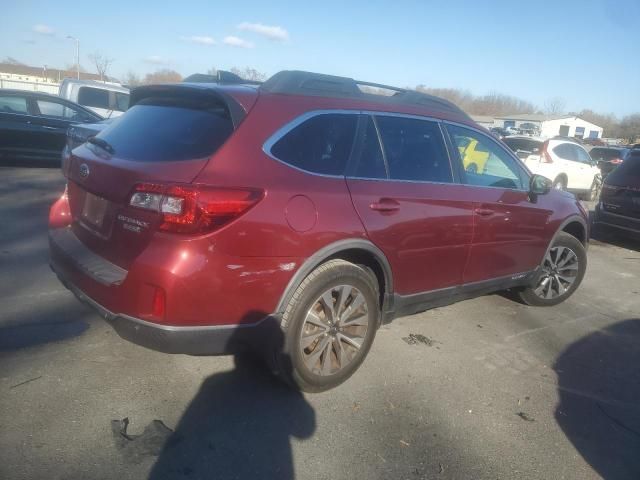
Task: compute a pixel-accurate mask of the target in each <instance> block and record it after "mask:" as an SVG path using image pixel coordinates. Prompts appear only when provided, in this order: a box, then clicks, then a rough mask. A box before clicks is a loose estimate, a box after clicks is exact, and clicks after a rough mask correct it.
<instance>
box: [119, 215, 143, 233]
mask: <svg viewBox="0 0 640 480" xmlns="http://www.w3.org/2000/svg"><path fill="white" fill-rule="evenodd" d="M118 220H120V221H121V222H122V228H124V229H125V230H129V231H130V232H136V233H140V232H141V231H142V229H145V230H146V229H147V228H149V222H144V221H142V220H138V219H137V218H131V217H127V216H126V215H122V214H118Z"/></svg>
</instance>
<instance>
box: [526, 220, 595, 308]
mask: <svg viewBox="0 0 640 480" xmlns="http://www.w3.org/2000/svg"><path fill="white" fill-rule="evenodd" d="M586 270H587V253H586V251H585V249H584V245H582V243H580V241H579V240H578V239H577V238H576V237H574V236H573V235H569V234H568V233H566V232H560V233H558V235H557V236H556V238H555V239H554V241H553V244H552V245H551V248H550V249H549V252H547V254H546V255H545V258H544V259H543V260H542V264H541V265H540V274H539V275H538V277H537V278H536V281H535V284H534V285H533V286H532V287H526V288H524V289H522V290H520V291H519V292H518V296H519V297H520V299H521V300H522V301H523V302H524V303H526V304H527V305H533V306H537V307H550V306H552V305H557V304H559V303H562V302H564V301H565V300H566V299H567V298H569V297H570V296H571V295H573V292H575V291H576V289H577V288H578V286H579V285H580V283H581V282H582V279H583V278H584V274H585V272H586Z"/></svg>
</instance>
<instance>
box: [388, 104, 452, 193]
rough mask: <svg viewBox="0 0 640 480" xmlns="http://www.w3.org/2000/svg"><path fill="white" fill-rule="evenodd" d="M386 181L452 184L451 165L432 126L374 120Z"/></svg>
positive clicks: (423, 122)
mask: <svg viewBox="0 0 640 480" xmlns="http://www.w3.org/2000/svg"><path fill="white" fill-rule="evenodd" d="M376 122H377V123H378V129H379V130H380V137H381V139H382V145H383V148H384V153H385V157H386V160H387V166H388V168H389V178H391V179H392V180H414V181H430V182H443V183H451V182H453V175H452V173H451V165H450V164H449V158H448V156H447V151H446V148H445V145H444V140H443V138H442V133H441V132H440V127H439V126H438V124H437V123H435V122H430V121H427V120H418V119H413V118H403V117H391V116H382V115H381V116H379V117H376Z"/></svg>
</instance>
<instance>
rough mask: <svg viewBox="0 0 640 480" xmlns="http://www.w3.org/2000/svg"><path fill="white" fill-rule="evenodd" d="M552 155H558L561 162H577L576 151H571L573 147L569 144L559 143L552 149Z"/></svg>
mask: <svg viewBox="0 0 640 480" xmlns="http://www.w3.org/2000/svg"><path fill="white" fill-rule="evenodd" d="M553 153H555V154H556V155H558V156H559V157H560V158H562V159H563V160H571V161H574V162H577V161H578V157H577V154H576V151H575V150H574V149H573V145H571V144H570V143H561V144H560V145H558V146H557V147H554V148H553Z"/></svg>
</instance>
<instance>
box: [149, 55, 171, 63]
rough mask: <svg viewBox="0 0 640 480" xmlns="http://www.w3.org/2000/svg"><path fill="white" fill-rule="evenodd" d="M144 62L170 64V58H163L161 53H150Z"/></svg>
mask: <svg viewBox="0 0 640 480" xmlns="http://www.w3.org/2000/svg"><path fill="white" fill-rule="evenodd" d="M143 62H144V63H150V64H151V65H169V63H170V62H169V60H167V59H166V58H162V57H161V56H160V55H150V56H148V57H145V58H144V59H143Z"/></svg>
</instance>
